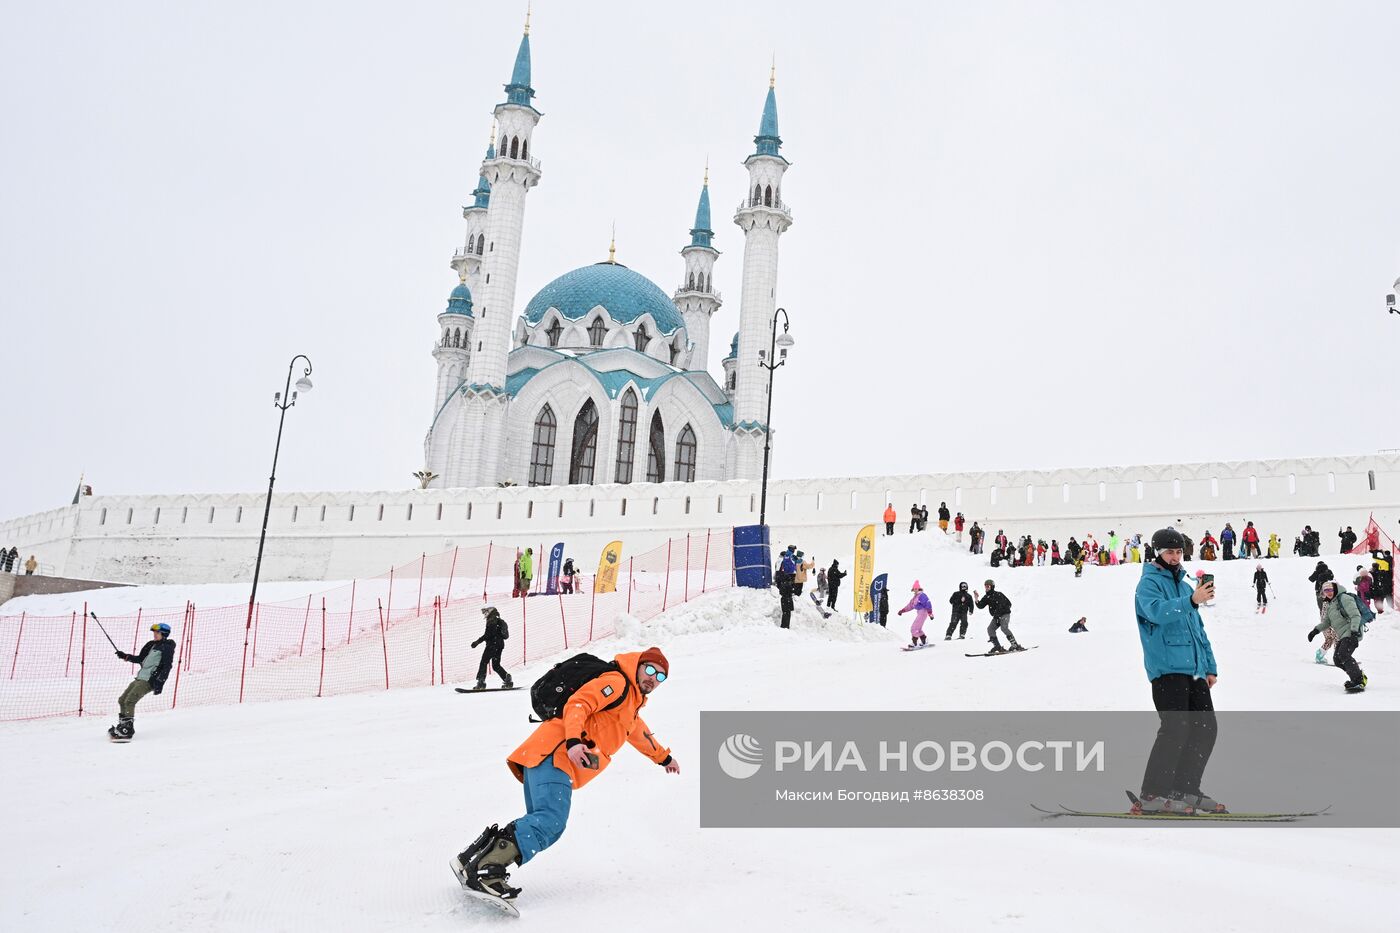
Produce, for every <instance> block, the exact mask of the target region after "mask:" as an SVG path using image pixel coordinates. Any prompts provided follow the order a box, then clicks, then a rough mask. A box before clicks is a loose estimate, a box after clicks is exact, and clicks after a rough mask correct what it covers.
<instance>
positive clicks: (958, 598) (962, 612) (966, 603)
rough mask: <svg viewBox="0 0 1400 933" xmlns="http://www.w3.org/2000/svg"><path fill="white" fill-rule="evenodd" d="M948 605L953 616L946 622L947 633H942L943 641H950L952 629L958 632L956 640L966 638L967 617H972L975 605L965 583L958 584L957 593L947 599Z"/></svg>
mask: <svg viewBox="0 0 1400 933" xmlns="http://www.w3.org/2000/svg"><path fill="white" fill-rule="evenodd" d="M948 604H949V605H950V606H952V607H953V615H952V619H951V620H950V621H949V622H948V631H946V632H944V633H943V640H944V641H950V640H952V637H953V629H958V630H959V631H958V638H966V637H967V617H968V616H970V615H972V610H973V608H974V607H975V606H976V605H977V604H976V603H974V602H973V600H972V594H971V593H969V592H968V591H967V584H966V583H959V584H958V591H957V592H956V593H954V594H953V595H952V596H949V597H948Z"/></svg>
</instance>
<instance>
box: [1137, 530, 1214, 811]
mask: <svg viewBox="0 0 1400 933" xmlns="http://www.w3.org/2000/svg"><path fill="white" fill-rule="evenodd" d="M1185 546H1186V539H1185V538H1184V537H1183V536H1182V534H1181V533H1180V532H1179V531H1177V530H1176V529H1175V528H1163V529H1161V530H1159V531H1158V532H1157V533H1156V534H1154V535H1153V536H1152V549H1153V550H1154V551H1155V552H1156V554H1157V557H1156V559H1155V560H1153V561H1152V562H1151V563H1148V564H1144V565H1143V568H1142V578H1141V579H1139V580H1138V585H1137V592H1136V593H1135V594H1134V599H1133V602H1134V607H1135V609H1136V612H1137V623H1138V637H1139V638H1140V639H1141V640H1142V663H1143V666H1144V667H1145V668H1146V669H1147V679H1148V680H1150V681H1151V682H1152V705H1153V706H1154V707H1156V709H1157V713H1158V717H1159V719H1160V720H1161V726H1160V727H1159V728H1158V730H1157V741H1156V742H1155V743H1154V744H1153V746H1152V753H1151V755H1149V756H1148V759H1147V768H1146V770H1145V772H1144V773H1143V776H1142V796H1141V798H1140V802H1139V803H1136V804H1134V805H1133V810H1134V812H1140V813H1156V814H1180V815H1183V816H1190V815H1192V814H1193V813H1195V812H1197V811H1204V812H1212V813H1224V812H1226V811H1225V808H1224V807H1223V806H1222V805H1221V804H1220V803H1219V802H1217V801H1215V800H1213V799H1212V798H1211V797H1209V796H1208V795H1207V794H1205V793H1204V792H1203V791H1202V790H1201V777H1202V775H1204V774H1205V770H1206V764H1207V763H1208V762H1209V761H1210V754H1211V751H1212V750H1213V749H1214V748H1215V736H1216V724H1215V706H1214V704H1213V703H1212V702H1211V688H1212V687H1214V686H1215V679H1216V673H1217V671H1216V665H1215V652H1214V651H1212V650H1211V647H1210V638H1209V637H1207V635H1206V627H1205V624H1204V623H1203V622H1202V621H1201V613H1200V608H1199V607H1200V606H1201V605H1202V604H1203V603H1205V602H1207V601H1208V600H1210V599H1211V598H1212V597H1214V596H1215V584H1214V582H1212V583H1209V584H1204V585H1202V586H1198V587H1192V586H1191V584H1190V583H1188V582H1186V572H1185V571H1184V570H1182V568H1181V559H1182V553H1183V550H1184V548H1185Z"/></svg>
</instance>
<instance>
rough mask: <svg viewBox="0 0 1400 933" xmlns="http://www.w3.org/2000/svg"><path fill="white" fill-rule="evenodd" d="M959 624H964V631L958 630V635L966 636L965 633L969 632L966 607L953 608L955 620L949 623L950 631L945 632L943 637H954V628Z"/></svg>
mask: <svg viewBox="0 0 1400 933" xmlns="http://www.w3.org/2000/svg"><path fill="white" fill-rule="evenodd" d="M959 625H961V626H962V631H960V632H958V637H959V638H961V637H962V636H964V635H966V634H967V610H966V609H954V610H953V621H951V622H949V623H948V631H946V632H944V633H943V637H944V638H952V637H953V629H955V628H957V627H958V626H959Z"/></svg>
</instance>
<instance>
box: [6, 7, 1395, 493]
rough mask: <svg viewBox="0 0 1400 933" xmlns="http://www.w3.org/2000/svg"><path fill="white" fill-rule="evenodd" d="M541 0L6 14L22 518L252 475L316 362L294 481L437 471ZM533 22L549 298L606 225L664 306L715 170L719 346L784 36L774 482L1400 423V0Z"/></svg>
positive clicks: (530, 253) (1209, 455) (1241, 454)
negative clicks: (444, 357) (449, 373)
mask: <svg viewBox="0 0 1400 933" xmlns="http://www.w3.org/2000/svg"><path fill="white" fill-rule="evenodd" d="M516 6H519V9H518V10H517V9H515V7H516ZM523 16H524V3H523V2H522V3H519V4H512V3H508V2H507V3H489V4H487V3H467V2H441V3H427V2H402V3H397V4H392V5H386V4H370V3H361V4H353V3H306V2H295V3H288V2H277V3H257V2H247V0H240V2H238V3H232V2H230V3H222V4H214V3H197V4H178V3H164V4H155V3H135V2H130V3H120V4H113V3H86V2H74V3H64V4H46V3H26V2H18V0H5V2H4V3H3V15H2V18H0V134H3V145H0V385H2V386H3V391H4V393H5V397H6V399H7V404H6V405H5V413H6V414H5V419H4V422H3V428H0V451H3V453H0V471H3V472H0V517H12V516H15V515H19V514H23V513H27V512H31V511H37V510H41V509H45V508H50V507H53V506H57V505H63V504H66V503H67V501H68V500H69V498H70V497H71V495H72V491H73V487H74V485H75V484H76V482H77V479H78V475H79V472H80V471H84V470H85V471H86V474H87V481H88V482H89V483H91V484H92V485H93V486H94V487H95V488H96V491H97V492H98V493H99V494H105V493H142V492H198V491H241V490H247V491H256V490H258V489H260V488H262V487H264V486H265V484H266V479H267V468H268V463H269V460H270V457H271V453H272V443H273V438H274V434H275V431H276V417H275V416H276V412H275V410H274V409H273V407H272V405H271V400H272V393H273V392H274V391H275V390H277V389H280V388H281V387H282V384H283V380H284V379H285V374H286V367H287V363H288V362H289V361H290V359H291V358H292V356H293V355H294V354H297V353H306V354H308V355H309V356H310V357H311V359H312V360H313V362H314V364H315V374H314V379H315V382H316V389H315V391H314V393H313V394H312V395H310V396H309V397H306V398H304V399H303V401H302V403H300V404H298V405H297V407H296V408H295V409H293V410H292V411H291V412H290V414H289V416H288V426H287V435H286V438H285V441H284V444H283V450H282V458H281V463H280V468H279V478H278V488H279V490H283V491H289V490H297V489H301V490H310V489H383V488H403V487H407V486H411V485H412V484H413V482H414V481H413V479H412V478H411V477H410V475H409V474H410V473H411V472H412V471H413V470H415V469H417V468H419V467H420V466H421V465H422V440H423V435H424V432H425V431H426V429H427V427H428V422H429V418H430V416H431V410H430V409H431V408H432V401H433V386H434V378H435V367H434V363H433V360H432V358H431V356H430V349H431V345H432V342H433V340H434V337H435V336H436V323H435V316H436V314H437V313H438V312H439V311H440V310H441V308H442V307H443V306H444V304H445V301H446V298H447V294H448V292H449V291H450V290H451V288H452V286H453V285H454V284H455V282H456V278H455V275H454V274H453V272H452V271H451V270H450V269H449V268H448V265H447V264H448V260H449V259H450V257H451V255H452V251H453V250H454V249H455V248H456V247H457V246H458V245H460V243H461V241H462V238H463V235H464V234H463V230H464V228H463V222H462V219H461V214H460V205H461V204H462V203H463V202H464V201H465V200H466V199H467V197H468V192H469V191H470V190H471V189H472V187H473V186H474V185H475V182H476V176H477V166H478V164H479V162H480V159H481V155H482V151H483V149H484V147H485V143H486V138H487V133H488V131H489V126H490V112H491V108H492V107H493V106H494V105H495V104H496V103H497V102H498V101H499V100H501V99H502V97H503V92H502V90H501V85H503V84H504V83H505V82H506V81H507V80H508V79H509V75H510V68H511V63H512V60H513V56H514V54H515V48H516V45H517V43H518V41H519V38H520V31H521V21H522V19H523ZM531 42H532V48H533V52H534V86H535V88H536V90H537V92H538V96H537V98H536V103H537V105H538V107H539V109H540V110H542V111H543V112H544V114H545V116H544V120H543V121H542V123H541V124H540V128H539V130H538V131H537V133H536V136H535V146H534V147H533V149H534V153H533V154H537V155H538V156H539V158H540V159H541V160H542V161H543V163H544V178H543V181H542V182H541V184H540V186H539V187H538V188H537V189H536V190H535V191H534V192H532V193H531V195H530V198H529V202H528V209H527V213H526V222H525V250H524V255H523V262H522V266H521V276H520V292H519V294H518V295H517V307H520V308H523V307H524V305H525V303H526V302H527V301H528V300H529V298H530V296H531V295H533V294H534V292H535V291H537V290H538V289H539V288H540V287H541V286H543V285H544V284H545V283H546V282H548V281H549V280H550V279H552V278H553V277H554V276H556V275H559V274H561V273H563V272H565V271H567V270H569V269H572V268H575V267H577V266H580V265H583V264H585V263H589V262H596V261H598V260H601V259H604V258H606V254H607V245H608V231H609V226H610V224H611V223H612V221H613V220H614V219H616V222H617V238H618V259H619V261H621V262H623V263H626V264H627V265H629V266H630V267H632V268H634V269H636V270H638V271H640V272H642V273H643V274H644V275H647V276H648V277H650V278H652V279H653V280H654V281H656V282H657V283H658V284H660V285H661V286H662V287H663V288H664V289H665V290H666V291H667V292H670V291H671V290H672V289H673V288H674V287H675V285H676V284H677V283H678V281H679V279H680V272H681V261H680V258H679V256H678V255H677V251H678V250H679V249H680V247H681V246H683V245H684V244H685V242H686V240H687V236H686V231H687V229H688V228H689V226H690V223H691V220H692V218H693V216H694V210H695V199H696V196H697V195H698V192H699V185H700V180H701V173H702V170H703V166H704V163H705V159H706V157H707V156H708V157H709V159H710V164H711V172H710V178H711V193H712V196H713V202H714V208H715V218H714V219H715V229H716V232H717V234H718V236H717V238H716V246H717V247H718V248H719V249H720V250H721V251H722V253H723V255H722V256H721V258H720V261H719V264H718V266H717V267H716V268H717V271H716V287H717V288H719V289H720V290H721V291H723V292H724V293H725V295H727V296H729V301H728V303H727V304H726V305H725V307H724V308H723V309H721V311H720V313H719V314H718V315H717V317H716V319H715V321H714V328H713V332H714V335H715V336H714V339H713V341H712V346H711V360H712V366H713V367H714V371H716V372H717V371H718V363H719V358H720V357H721V356H723V355H724V354H725V353H726V352H727V350H728V342H729V341H728V338H729V336H730V335H732V334H733V332H734V331H735V329H736V326H737V320H738V314H739V308H738V298H739V293H740V288H739V276H740V270H741V265H742V262H741V258H742V250H743V241H742V237H741V235H740V232H739V229H738V228H737V227H735V226H734V225H733V224H732V223H731V222H730V218H731V216H732V210H733V206H734V205H735V204H736V203H737V202H738V201H739V199H740V197H741V196H742V194H743V189H744V179H745V174H744V171H743V169H742V167H741V165H740V163H741V161H742V159H743V157H744V156H745V155H746V154H747V153H749V152H750V151H752V146H753V143H752V137H753V135H754V133H755V132H756V131H757V128H758V121H759V115H760V111H761V108H762V104H763V95H764V93H765V91H766V89H767V80H768V65H769V58H770V55H772V54H774V53H776V55H777V61H778V112H779V120H780V126H781V131H782V136H783V139H784V142H785V145H784V149H783V152H784V154H785V155H786V156H787V157H788V158H789V159H791V160H792V163H793V167H792V169H791V170H790V171H789V173H788V175H787V178H786V180H785V184H784V189H785V190H784V196H785V199H786V200H787V202H788V203H789V205H790V206H791V207H792V209H793V212H794V215H795V218H796V222H795V224H794V226H793V227H792V229H791V230H790V231H789V232H788V233H787V235H786V236H785V237H784V238H783V241H782V261H781V268H780V278H779V287H778V297H779V303H780V304H782V305H784V306H786V307H787V309H788V310H789V311H790V312H791V314H792V319H793V327H794V334H795V336H796V338H797V341H798V342H797V346H796V348H795V349H794V351H793V355H792V357H791V362H790V364H789V365H788V366H787V368H786V369H784V370H782V371H781V372H780V373H779V374H778V380H777V389H776V395H775V404H774V413H773V423H774V427H775V428H776V430H777V431H778V432H779V433H778V436H777V448H776V454H775V457H776V459H775V475H776V476H779V477H798V476H832V475H849V474H871V473H877V472H919V471H932V472H941V471H946V470H955V469H1000V468H1021V467H1056V466H1086V465H1100V464H1132V463H1149V462H1151V463H1155V462H1171V461H1188V460H1203V459H1242V458H1251V457H1265V458H1272V457H1280V456H1292V455H1318V454H1334V453H1363V452H1369V451H1374V450H1375V449H1377V448H1392V447H1400V418H1397V416H1396V409H1395V401H1394V395H1393V393H1391V394H1390V395H1389V396H1385V395H1383V394H1382V393H1380V392H1376V391H1372V392H1366V391H1362V389H1363V388H1364V387H1365V386H1366V385H1367V382H1368V378H1367V377H1368V373H1369V375H1370V377H1371V379H1372V380H1374V382H1375V384H1379V381H1380V380H1379V375H1380V373H1382V372H1384V373H1385V374H1386V375H1388V376H1391V377H1393V376H1394V374H1395V371H1396V370H1395V365H1394V360H1395V353H1394V348H1395V347H1396V345H1397V341H1400V316H1397V317H1388V316H1387V315H1386V313H1385V310H1384V296H1385V294H1386V292H1387V291H1390V290H1391V289H1390V283H1391V282H1392V281H1393V280H1394V279H1395V278H1396V276H1397V275H1400V223H1398V222H1397V220H1400V212H1397V207H1398V206H1400V5H1397V4H1395V3H1393V2H1377V3H1360V2H1356V3H1341V4H1322V3H1173V4H1163V3H1124V2H1106V0H1105V2H1097V3H1059V4H1056V3H1041V2H1037V3H948V2H933V3H928V2H920V3H899V4H896V3H889V2H868V3H862V4H852V3H849V2H844V3H830V2H823V3H817V2H801V3H798V2H788V3H778V2H757V0H719V2H711V3H707V4H703V5H695V4H679V3H656V2H640V0H638V2H589V3H578V2H561V0H539V2H537V3H536V4H535V11H534V21H533V28H532V30H531ZM1391 381H1392V382H1393V378H1392V379H1391ZM862 386H865V388H864V389H862ZM1342 389H1346V390H1349V391H1347V392H1345V393H1340V392H1339V390H1342ZM862 397H863V399H864V401H862ZM1154 399H1160V401H1153V400H1154ZM1339 401H1342V402H1344V403H1345V404H1344V405H1341V406H1340V407H1339V404H1338V403H1339Z"/></svg>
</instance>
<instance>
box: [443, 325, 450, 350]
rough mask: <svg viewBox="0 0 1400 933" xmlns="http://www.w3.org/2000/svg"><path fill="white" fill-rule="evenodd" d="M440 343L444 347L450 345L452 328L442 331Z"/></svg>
mask: <svg viewBox="0 0 1400 933" xmlns="http://www.w3.org/2000/svg"><path fill="white" fill-rule="evenodd" d="M442 345H443V346H444V347H450V346H452V328H450V327H449V328H447V329H446V330H444V331H443V332H442Z"/></svg>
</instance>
